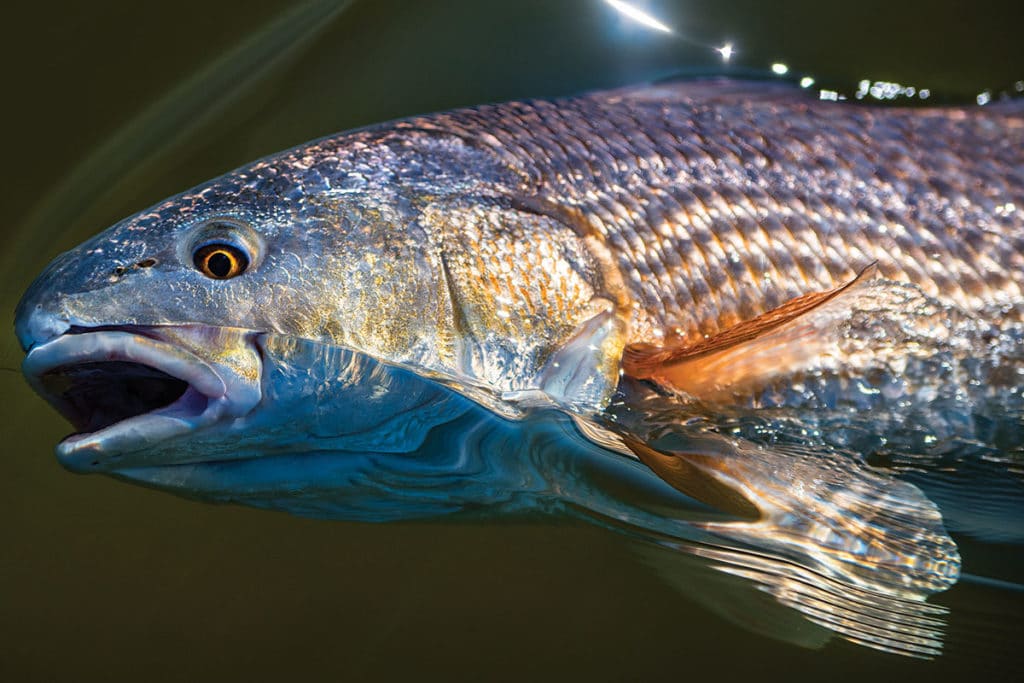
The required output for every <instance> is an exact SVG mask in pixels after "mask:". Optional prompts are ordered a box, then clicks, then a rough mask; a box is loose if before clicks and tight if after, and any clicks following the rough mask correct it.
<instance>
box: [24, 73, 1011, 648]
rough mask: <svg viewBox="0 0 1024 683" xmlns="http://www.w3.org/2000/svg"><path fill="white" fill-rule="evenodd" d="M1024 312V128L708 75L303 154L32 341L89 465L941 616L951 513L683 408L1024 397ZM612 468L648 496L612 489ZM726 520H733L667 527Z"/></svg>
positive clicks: (144, 216) (390, 128) (412, 123)
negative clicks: (586, 530) (545, 520)
mask: <svg viewBox="0 0 1024 683" xmlns="http://www.w3.org/2000/svg"><path fill="white" fill-rule="evenodd" d="M1022 312H1024V107H1022V106H1020V105H1019V104H1007V105H999V106H993V107H986V108H980V107H979V108H928V109H898V108H884V109H883V108H872V107H865V106H856V105H849V104H837V103H829V102H818V101H815V100H813V99H810V98H808V97H807V96H806V95H805V94H804V93H803V92H801V91H797V90H793V89H790V88H784V87H779V86H773V85H766V84H750V83H736V82H730V81H708V82H691V83H665V84H658V85H650V86H642V87H635V88H625V89H621V90H614V91H608V92H598V93H592V94H588V95H583V96H579V97H574V98H568V99H563V100H553V101H546V100H538V101H529V102H511V103H505V104H495V105H485V106H480V107H473V108H467V109H461V110H456V111H452V112H444V113H439V114H433V115H426V116H419V117H414V118H410V119H405V120H401V121H397V122H392V123H387V124H382V125H378V126H371V127H369V128H365V129H362V130H358V131H354V132H349V133H343V134H340V135H335V136H331V137H327V138H324V139H321V140H317V141H314V142H311V143H308V144H305V145H302V146H299V147H296V148H294V149H292V150H288V151H286V152H282V153H280V154H277V155H274V156H271V157H268V158H266V159H263V160H260V161H257V162H255V163H253V164H250V165H248V166H245V167H242V168H240V169H237V170H235V171H233V172H231V173H228V174H226V175H224V176H222V177H221V178H218V179H215V180H213V181H210V182H208V183H206V184H203V185H200V186H198V187H196V188H194V189H192V190H189V191H187V192H185V193H183V194H181V195H178V196H176V197H172V198H170V199H168V200H166V201H164V202H162V203H159V204H157V205H155V206H154V207H152V208H149V209H146V210H144V211H142V212H140V213H138V214H136V215H135V216H132V217H129V218H127V219H125V220H124V221H122V222H120V223H118V224H117V225H115V226H113V227H111V228H110V229H109V230H107V231H106V232H104V233H101V234H100V235H97V236H96V237H94V238H93V239H91V240H89V241H87V242H85V243H84V244H82V245H81V246H79V247H77V248H76V249H74V250H72V251H70V252H67V253H65V254H63V255H61V256H59V257H58V258H57V259H56V260H54V262H53V263H51V264H50V266H49V267H48V268H47V269H46V271H44V273H43V274H42V275H40V276H39V278H38V279H37V280H36V281H35V283H33V285H32V286H31V287H30V288H29V290H28V291H27V292H26V294H25V296H24V298H23V299H22V301H21V303H20V304H19V306H18V310H17V312H16V321H15V327H16V332H17V334H18V337H19V340H20V341H21V344H22V346H23V348H24V349H25V350H26V352H27V357H26V360H25V365H24V368H25V373H26V376H27V377H28V379H29V381H30V382H31V383H32V384H33V386H34V387H35V388H36V389H37V390H38V391H39V393H40V394H42V395H43V396H44V397H45V398H47V399H48V400H49V401H50V402H51V403H52V404H53V405H54V406H55V407H57V408H58V409H59V410H60V411H61V412H62V413H63V414H64V415H66V416H67V417H68V418H69V419H70V420H71V421H72V422H73V423H74V424H75V425H76V428H77V429H78V430H79V431H78V433H77V434H75V435H72V436H71V437H68V438H67V439H65V440H64V441H62V442H61V444H60V445H59V446H58V449H57V450H58V457H59V458H60V460H61V462H63V463H64V464H65V465H66V466H67V467H69V468H71V469H73V470H76V471H85V472H93V471H94V472H106V473H110V474H114V475H115V476H120V477H125V478H128V479H133V480H141V481H144V482H146V483H148V484H151V485H155V486H159V487H163V488H167V489H171V490H176V491H179V492H185V493H189V494H190V495H203V496H205V497H213V498H216V499H218V500H225V499H226V500H238V501H243V502H247V503H250V504H258V505H268V506H273V507H283V508H286V509H291V510H293V511H298V512H304V513H308V514H326V515H329V516H342V517H355V518H359V519H390V518H395V517H402V516H423V515H429V514H437V513H441V512H447V511H451V510H453V509H462V508H465V507H472V506H473V505H479V504H483V503H486V504H494V505H497V504H501V505H505V506H507V507H512V508H515V507H517V506H518V507H520V508H529V507H540V508H544V507H546V506H552V505H554V506H556V507H559V509H567V510H575V511H580V510H587V511H589V512H588V513H587V514H588V515H589V516H590V517H591V518H594V519H598V520H601V522H600V523H604V524H606V525H609V526H613V527H614V526H617V525H620V524H623V525H626V526H628V527H629V528H631V529H634V530H635V529H645V530H646V531H645V533H653V534H654V535H655V537H656V538H661V537H662V536H663V535H668V536H670V537H674V538H677V539H680V538H687V539H690V540H691V541H699V542H701V543H704V542H707V541H708V538H710V537H715V538H718V539H719V540H721V539H723V538H729V539H731V540H730V544H731V545H729V547H730V548H733V549H735V548H736V547H739V546H742V547H747V548H750V547H754V548H760V549H761V550H763V551H765V552H769V553H770V554H771V555H772V557H775V558H776V559H777V564H770V563H769V565H770V566H769V565H764V564H761V565H759V569H758V570H757V572H758V573H757V576H760V577H761V579H759V580H760V581H762V582H766V583H767V585H769V586H772V587H774V588H773V589H778V590H780V591H784V590H785V589H784V586H785V584H786V582H787V581H790V580H792V579H793V576H792V574H791V572H792V569H791V568H789V567H790V564H788V563H792V562H794V561H795V562H796V563H797V564H798V565H800V564H802V565H805V566H807V567H810V568H811V570H812V573H814V575H815V576H823V577H826V579H827V580H824V581H825V582H824V583H822V584H821V586H826V584H827V585H831V584H830V583H829V582H830V581H842V582H845V583H846V585H850V586H855V587H856V588H857V590H867V591H869V592H871V593H872V594H873V595H874V594H876V593H878V594H886V595H895V596H898V597H899V599H900V600H902V599H904V598H906V599H912V600H916V599H920V598H921V597H922V596H924V595H927V594H928V593H930V592H933V591H935V590H941V589H942V588H944V587H948V586H949V585H951V583H952V582H954V581H955V580H956V577H957V576H958V572H959V557H958V555H957V551H956V547H955V545H954V544H953V543H952V541H951V540H950V538H949V537H948V535H946V532H945V530H944V529H943V526H942V518H941V516H940V515H939V513H938V511H937V509H936V508H935V506H934V505H933V504H932V503H931V502H930V501H928V500H927V499H926V498H924V496H922V495H921V494H920V491H918V489H916V488H915V487H914V486H911V485H909V484H906V483H904V482H900V481H896V480H893V479H891V478H887V477H885V476H882V475H879V474H877V473H874V472H872V471H870V470H869V469H867V468H866V466H865V465H864V463H863V462H862V461H858V460H857V459H853V460H849V459H847V460H843V459H841V458H838V459H837V457H836V454H835V451H834V450H830V449H829V448H828V447H829V444H824V443H822V444H818V445H819V446H821V447H822V448H825V449H826V451H827V453H828V455H822V456H816V455H814V454H813V451H811V450H807V448H808V447H809V446H814V445H815V444H813V443H810V444H803V445H801V446H800V448H802V449H803V450H799V449H798V450H788V451H787V450H785V449H782V450H777V449H776V450H771V448H768V449H767V450H766V448H767V447H768V446H771V444H767V445H762V446H755V445H753V441H756V439H753V440H751V441H743V440H736V439H732V438H731V437H728V436H727V435H726V434H725V433H724V432H723V433H716V432H715V430H714V429H710V430H702V431H701V432H700V434H694V433H692V430H691V431H689V432H688V431H687V429H686V428H685V425H686V424H690V421H692V420H693V419H694V413H693V411H690V412H689V413H687V410H690V409H689V408H686V406H693V405H705V404H708V405H713V406H720V407H722V406H725V407H728V406H733V407H737V406H739V407H742V406H747V407H751V408H754V409H757V408H758V407H764V406H765V405H768V404H771V403H772V398H771V397H772V396H774V397H778V396H780V395H781V394H780V392H779V391H778V390H777V389H778V384H779V382H782V383H786V382H789V384H790V386H793V387H795V386H797V381H799V382H800V383H801V384H799V386H801V387H803V386H805V385H806V386H811V384H810V383H812V382H811V380H813V379H814V378H817V380H816V381H818V380H820V387H822V389H821V391H819V392H818V394H815V396H816V397H817V398H815V400H819V401H820V400H823V401H824V402H825V404H827V405H826V406H825V407H826V408H829V409H835V408H836V407H837V406H838V405H840V404H842V402H843V399H842V398H841V397H840V398H837V397H836V396H837V394H836V392H835V391H834V387H835V386H836V381H838V380H837V378H838V379H841V380H842V381H843V382H847V381H849V382H848V383H849V386H852V389H850V392H852V393H851V396H853V398H856V397H857V396H860V395H863V394H865V387H866V388H867V393H871V392H874V393H871V395H872V396H881V397H883V398H884V397H885V396H888V395H890V394H891V395H892V396H893V397H894V398H893V401H892V402H891V403H890V407H893V408H894V409H895V408H898V406H899V405H901V403H900V401H901V400H902V399H899V400H897V399H898V396H904V395H908V394H919V393H921V391H922V387H930V389H928V390H929V391H935V392H937V394H936V395H938V394H942V391H943V388H942V386H939V387H938V388H936V387H935V386H934V383H935V377H934V374H933V373H931V372H927V371H921V372H917V373H914V372H911V373H910V376H909V377H902V378H901V375H900V373H901V368H902V369H904V370H905V369H907V368H915V367H925V368H927V363H926V361H927V360H928V359H931V358H935V357H939V355H941V354H946V355H945V356H942V357H943V358H946V357H947V356H948V359H949V361H950V362H949V363H947V364H946V365H944V367H946V368H947V369H948V368H954V369H955V368H959V367H961V366H960V365H957V363H969V362H970V361H971V359H973V358H978V357H984V358H986V359H988V361H989V362H988V365H985V367H984V368H982V369H980V370H977V372H975V374H974V375H970V373H967V374H968V375H970V376H969V377H966V379H965V375H964V373H962V372H958V371H955V370H950V374H949V377H948V383H947V385H948V386H951V387H953V389H952V392H953V393H956V391H957V389H958V388H959V387H960V386H962V384H963V383H965V382H968V383H971V384H972V385H973V386H977V385H979V384H982V385H987V384H988V383H990V380H993V378H995V377H997V376H998V377H999V378H1001V379H999V382H994V381H993V385H994V386H995V385H998V386H1000V387H1002V388H1003V390H1005V391H1004V393H1005V394H1006V395H1010V394H1012V395H1014V396H1017V395H1018V394H1017V393H1015V392H1017V388H1016V387H1018V386H1019V385H1020V367H1021V364H1020V363H1019V359H1020V357H1021V354H1020V343H1021V342H1020V340H1021V335H1020V329H1021V322H1022ZM1015 354H1016V355H1015ZM922 363H923V364H924V365H922ZM962 367H967V365H963V366H962ZM971 367H973V366H971ZM821 372H825V375H822V374H820V373H821ZM972 372H973V370H972ZM814 373H819V374H817V375H815V374H814ZM872 373H875V374H872ZM878 373H881V374H878ZM879 377H888V378H890V379H892V378H893V377H896V378H897V379H899V381H903V382H904V384H902V385H901V386H900V388H899V391H890V394H886V393H885V392H883V391H882V389H884V388H885V387H884V386H882V385H883V384H885V383H884V382H882V380H880V379H878V378H879ZM944 377H945V376H944ZM794 378H795V379H794ZM918 380H920V381H918ZM893 381H896V380H893ZM929 381H931V382H932V384H930V385H929V384H928V382H929ZM942 381H946V380H945V379H943V380H942ZM773 382H774V383H775V384H774V385H773ZM873 382H874V384H873ZM947 385H943V386H947ZM773 386H774V387H775V389H773V388H772V387H773ZM844 386H846V385H845V384H844ZM801 391H803V390H801ZM759 392H760V393H759ZM765 392H768V393H765ZM901 392H902V393H901ZM797 393H798V394H800V391H798V392H797ZM813 393H814V392H813V391H811V392H810V393H808V392H804V394H802V395H804V396H805V398H806V396H809V395H810V394H813ZM839 394H842V392H841V391H840V392H839ZM825 395H828V396H830V397H829V398H825V399H821V396H825ZM751 397H755V398H754V399H751ZM793 400H795V399H793ZM665 401H668V408H667V414H668V415H669V417H668V418H665V415H666V408H665ZM751 401H753V402H752V403H751ZM791 402H792V400H791V399H790V398H783V399H781V404H783V405H785V404H787V403H791ZM925 402H926V403H927V401H925ZM776 404H779V401H776ZM811 404H813V401H811ZM811 404H808V405H809V407H810V409H814V408H815V406H814V405H811ZM655 405H656V406H657V411H655V410H654V408H653V407H652V406H655ZM806 407H808V406H805V408H806ZM819 407H820V406H819ZM648 409H650V414H652V415H653V414H654V413H655V412H657V415H658V417H657V419H655V420H645V419H638V418H637V416H638V415H646V414H647V413H645V411H647V410H648ZM723 409H724V408H723ZM872 409H879V408H878V406H877V405H876V406H874V407H873V408H872ZM552 411H553V414H555V415H557V416H558V417H557V418H550V415H551V414H552ZM538 415H539V416H544V415H548V416H549V417H537V416H538ZM705 418H706V416H705ZM705 418H702V419H705ZM551 419H553V422H552V421H545V420H551ZM508 420H511V421H508ZM705 421H706V419H705ZM552 425H554V426H552ZM737 429H739V428H737ZM509 430H512V432H516V430H518V433H519V434H520V435H521V436H522V438H523V440H524V442H523V443H524V444H525V445H524V446H523V447H522V448H516V447H512V444H513V443H514V441H515V438H514V437H512V436H510V433H511V432H510V431H509ZM556 432H557V433H559V434H563V435H565V434H571V436H569V437H566V438H569V439H570V440H571V441H573V442H574V443H576V444H577V445H579V444H580V443H583V444H585V445H586V444H589V445H590V447H591V449H592V450H591V451H589V453H590V455H589V456H588V455H585V453H587V452H588V451H587V449H586V448H585V447H584V448H582V450H580V449H576V450H573V451H572V452H573V453H576V455H574V456H572V457H571V458H569V459H567V458H566V455H565V453H566V451H565V450H564V449H560V448H557V447H553V446H552V442H551V439H552V437H551V434H552V433H556ZM731 433H733V434H738V433H740V432H739V431H736V432H731ZM495 435H499V436H495ZM531 435H532V436H531ZM839 446H840V447H841V444H839ZM793 448H796V446H793ZM581 453H583V454H581ZM595 453H597V454H598V455H594V454H595ZM455 456H458V457H455ZM612 462H614V463H615V464H614V465H609V464H608V463H612ZM841 462H845V463H846V464H845V465H838V464H837V463H841ZM602 463H603V464H602ZM840 467H845V468H846V471H845V472H842V473H840V471H839V468H840ZM612 471H613V472H614V475H613V477H612V478H613V479H614V480H615V481H617V482H620V483H621V482H625V481H634V482H643V483H642V484H639V485H638V488H636V489H635V490H633V489H631V490H633V493H631V494H630V496H629V497H628V500H624V499H623V498H622V497H621V496H619V497H616V496H614V495H612V496H610V497H609V495H608V494H607V492H606V491H604V490H602V488H601V487H600V486H599V485H598V484H596V483H595V482H597V481H602V480H603V481H607V480H608V477H609V475H608V472H612ZM602 472H603V474H602ZM815 472H817V474H815ZM796 478H799V479H800V480H801V481H805V482H807V485H806V486H801V487H799V490H796V489H791V487H789V483H790V482H791V481H793V480H794V479H796ZM636 491H642V492H644V493H642V494H639V495H638V494H636ZM680 494H685V495H684V496H683V499H685V500H686V501H689V503H685V504H684V503H681V502H680V501H681V500H682V499H680V498H679V496H680ZM645 495H646V496H649V500H650V501H658V503H657V504H656V505H655V504H654V503H651V505H647V504H643V503H641V502H639V501H640V500H641V499H642V498H643V497H644V496H645ZM552 501H557V503H553V502H552ZM694 501H703V502H704V503H707V504H710V505H712V506H713V507H718V508H720V509H723V510H726V511H727V512H728V513H729V514H731V515H733V516H734V517H735V519H734V522H733V523H731V525H730V523H717V522H713V521H708V520H706V519H705V520H703V521H701V522H699V523H696V522H694V521H693V520H690V521H689V522H687V521H682V520H679V519H674V518H671V516H667V517H666V516H665V515H662V514H659V513H658V512H656V511H655V508H658V509H662V510H664V509H668V508H669V507H672V506H674V505H684V506H685V505H686V504H690V503H694ZM659 506H660V508H659ZM879 510H884V514H879ZM758 517H760V518H759V521H751V520H752V519H757V518H758ZM610 520H616V521H615V522H612V521H610ZM709 535H710V536H709ZM729 552H733V551H729ZM738 557H739V556H732V555H730V556H729V558H731V559H728V558H726V559H723V558H722V557H719V558H718V559H719V560H720V561H722V562H726V563H727V564H728V562H733V563H734V564H739V565H743V564H744V562H745V561H744V560H742V559H737V558H738ZM759 557H760V556H759ZM764 557H767V556H764ZM758 561H759V562H766V561H767V560H764V559H763V558H762V560H758ZM765 577H768V578H765ZM809 580H810V579H807V578H806V577H804V578H802V579H801V581H804V582H805V583H806V582H807V581H809ZM812 583H813V581H812ZM822 590H824V591H825V592H826V593H827V594H828V595H827V596H826V597H823V598H822V599H827V600H833V601H834V600H838V599H840V598H839V597H837V596H836V594H835V592H834V591H832V590H831V589H828V588H822ZM830 591H831V592H830ZM809 618H812V617H809ZM812 619H813V618H812ZM828 628H830V629H833V630H839V631H840V632H843V630H842V628H847V627H842V628H840V627H837V626H835V623H834V622H831V621H830V622H829V625H828ZM849 628H852V629H853V630H852V631H849V630H848V631H846V633H847V634H848V635H849V636H850V637H852V638H854V639H857V640H865V639H866V640H871V639H872V638H874V635H872V634H865V633H863V632H861V631H857V630H856V629H857V628H860V627H853V626H850V627H849ZM875 635H877V634H875ZM886 642H888V641H886Z"/></svg>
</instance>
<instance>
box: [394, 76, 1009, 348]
mask: <svg viewBox="0 0 1024 683" xmlns="http://www.w3.org/2000/svg"><path fill="white" fill-rule="evenodd" d="M1022 112H1024V109H1022V108H1021V107H1020V106H1004V107H1002V108H1000V107H994V108H989V109H983V108H970V109H967V108H959V109H956V108H953V109H896V108H869V107H866V106H859V105H851V104H846V103H830V102H818V101H815V100H812V99H810V98H809V97H805V96H804V93H799V92H793V91H792V90H791V89H783V88H778V87H775V86H768V85H762V86H760V87H754V88H750V87H748V88H747V89H746V90H745V91H743V92H739V91H733V90H731V89H730V88H729V87H727V86H726V87H721V86H720V84H715V83H696V84H695V83H688V84H677V85H665V86H661V87H654V88H650V87H647V88H639V89H626V90H620V91H612V92H605V93H596V94H592V95H587V96H583V97H578V98H573V99H568V100H563V101H559V102H557V103H553V102H546V101H536V102H514V103H508V104H500V105H488V106H482V107H478V108H474V109H466V110H460V111H455V112H449V113H444V114H439V115H433V116H430V117H422V118H418V119H413V120H411V121H410V125H411V126H415V127H417V128H420V129H422V130H435V131H444V132H449V133H453V134H456V135H459V136H460V137H463V138H465V139H467V140H471V141H473V143H474V144H476V145H482V146H485V147H487V148H490V149H492V150H494V151H495V152H497V153H498V154H499V156H500V157H501V158H502V159H503V160H504V162H505V163H506V164H508V165H509V167H511V168H512V169H514V170H516V171H517V172H519V174H520V175H521V177H522V186H521V187H520V188H518V190H519V191H522V192H527V193H530V194H533V195H534V196H535V197H536V198H538V199H539V200H540V201H542V202H543V203H545V204H546V205H548V206H551V207H557V208H558V209H560V210H563V211H564V210H566V209H569V210H571V212H572V214H573V215H574V216H575V217H576V221H577V224H576V228H577V229H578V230H580V231H582V232H584V233H585V234H593V235H598V236H600V238H601V239H602V241H603V242H604V244H605V245H606V246H607V247H608V248H609V249H610V250H611V252H612V254H613V255H614V257H615V260H616V262H617V266H618V268H619V270H620V271H621V273H622V275H623V279H624V281H625V282H626V284H627V287H628V289H629V293H630V295H631V297H632V298H633V299H634V301H635V302H637V304H638V306H636V307H635V320H634V326H633V331H632V334H631V339H632V341H642V342H657V341H659V340H661V339H662V337H663V335H664V333H665V332H666V331H668V332H672V331H674V332H676V333H677V334H680V335H682V336H683V337H684V338H685V337H696V336H700V335H707V334H714V333H716V332H718V331H720V330H722V329H724V328H727V327H729V326H731V325H733V324H736V323H737V322H739V321H742V320H745V319H749V318H752V317H755V316H757V315H759V314H761V313H764V312H765V311H767V310H769V309H771V308H774V307H777V306H779V305H781V304H782V303H783V302H785V301H787V300H789V299H791V298H793V297H795V296H799V295H801V294H804V293H807V292H808V291H817V290H822V289H829V288H832V287H836V286H838V285H839V284H841V283H843V282H845V281H848V280H849V279H851V278H852V277H853V275H854V274H855V273H856V272H857V270H859V269H860V268H863V267H864V266H866V265H867V264H869V263H871V262H875V261H877V262H878V269H879V273H880V274H881V275H882V276H883V277H886V278H889V279H894V280H901V281H909V282H912V283H915V284H916V285H918V286H920V287H921V288H922V289H923V290H924V291H925V292H926V293H928V294H929V295H931V296H934V297H937V298H939V299H940V300H942V301H945V302H949V303H953V304H955V305H958V306H960V307H962V308H964V309H965V310H968V311H972V312H978V313H980V312H982V311H984V310H985V309H988V308H992V307H998V306H1005V305H1007V304H1011V303H1015V302H1019V301H1020V300H1021V297H1022V290H1024V279H1022V275H1021V273H1022V271H1024V256H1022V254H1024V115H1022ZM769 133H771V134H769ZM999 207H1012V208H1008V209H1007V210H1005V211H1004V212H1001V211H1000V210H999ZM539 238H543V236H539ZM1008 315H1009V316H1010V317H1011V318H1012V319H1013V320H1014V321H1019V319H1020V314H1019V312H1015V311H1010V312H1009V313H1008Z"/></svg>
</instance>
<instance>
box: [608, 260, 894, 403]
mask: <svg viewBox="0 0 1024 683" xmlns="http://www.w3.org/2000/svg"><path fill="white" fill-rule="evenodd" d="M875 271H876V267H875V264H873V263H872V264H871V265H869V266H868V267H867V268H865V269H864V270H862V271H861V272H860V273H858V274H857V276H856V277H855V278H854V279H853V280H851V281H850V282H848V283H846V284H845V285H843V286H841V287H837V288H836V289H831V290H829V291H826V292H813V293H810V294H805V295H803V296H800V297H797V298H795V299H791V300H790V301H787V302H786V303H784V304H783V305H781V306H779V307H778V308H775V309H772V310H770V311H768V312H766V313H763V314H761V315H759V316H757V317H756V318H753V319H751V320H745V321H743V322H741V323H739V324H737V325H734V326H732V327H730V328H728V329H726V330H723V331H722V332H720V333H718V334H716V335H715V336H713V337H710V338H708V339H705V340H703V341H701V342H698V343H696V344H690V345H686V346H679V347H654V346H640V345H637V346H631V347H629V348H627V349H626V352H625V354H624V356H623V359H622V367H623V370H624V372H625V373H626V374H627V375H629V376H631V377H635V378H637V379H649V380H652V381H654V382H656V383H658V384H660V385H662V386H664V387H666V388H669V389H673V390H675V391H681V392H685V393H687V394H690V395H691V396H694V397H696V398H700V399H704V400H717V399H721V398H724V397H725V396H727V395H729V394H731V393H733V392H739V391H744V390H749V389H751V388H753V387H755V386H757V385H758V384H762V383H765V382H767V381H770V380H771V379H772V378H773V377H776V376H778V375H780V374H783V373H787V372H795V371H798V370H801V369H804V368H807V367H809V366H810V365H812V364H813V363H814V361H815V360H816V359H819V358H820V357H821V356H822V355H823V354H824V353H825V352H826V351H828V350H829V348H830V347H831V346H833V345H834V343H835V342H836V339H837V338H836V334H835V331H836V327H837V324H836V323H837V321H838V320H839V319H841V318H845V317H846V316H847V315H848V312H849V310H850V308H851V305H850V304H851V303H852V298H853V297H852V294H853V292H854V291H855V290H856V289H858V288H859V285H861V284H863V283H864V282H866V281H868V280H870V279H872V278H873V277H874V275H875Z"/></svg>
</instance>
